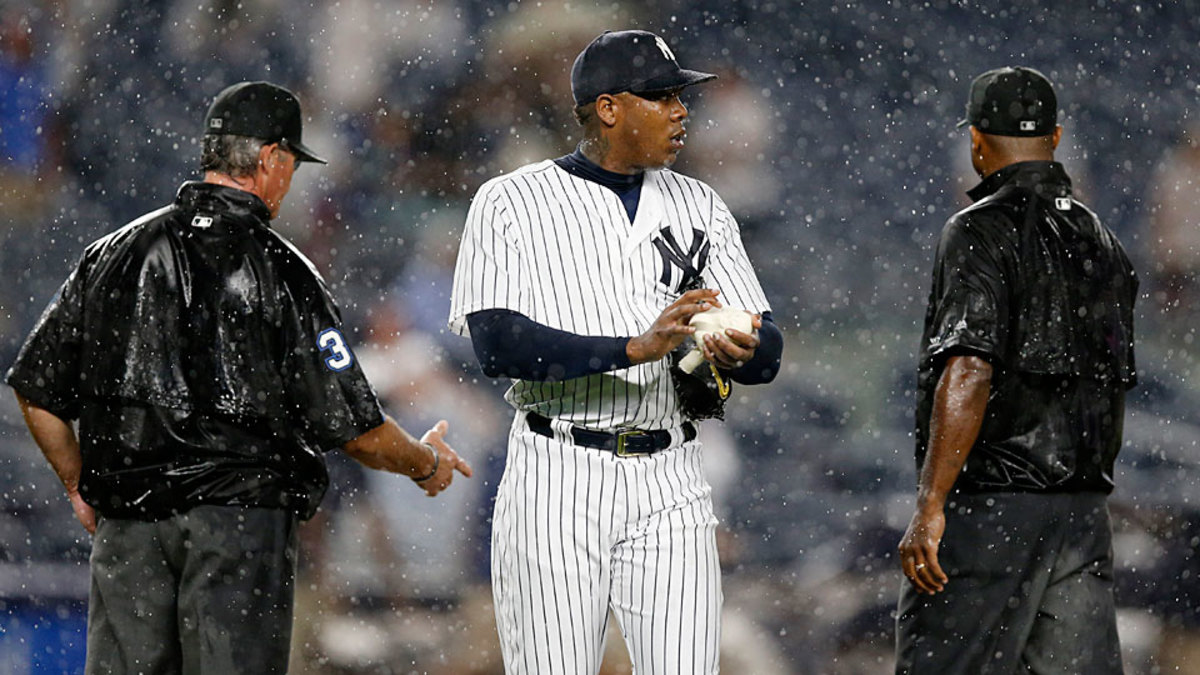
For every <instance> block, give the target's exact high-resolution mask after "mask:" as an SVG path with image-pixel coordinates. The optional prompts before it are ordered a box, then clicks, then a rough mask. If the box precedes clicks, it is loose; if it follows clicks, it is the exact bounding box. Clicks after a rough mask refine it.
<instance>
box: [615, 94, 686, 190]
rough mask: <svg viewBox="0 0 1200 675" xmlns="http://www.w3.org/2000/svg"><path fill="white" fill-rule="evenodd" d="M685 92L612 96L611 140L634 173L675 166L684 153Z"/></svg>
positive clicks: (616, 150) (616, 151)
mask: <svg viewBox="0 0 1200 675" xmlns="http://www.w3.org/2000/svg"><path fill="white" fill-rule="evenodd" d="M682 91H683V90H682V89H672V90H670V91H666V92H662V93H657V94H641V95H638V94H631V93H629V92H622V93H620V94H615V95H613V96H612V99H613V113H614V115H613V118H614V124H613V127H612V131H611V133H610V134H609V138H610V139H611V141H612V144H613V148H612V149H613V154H614V155H615V154H618V153H619V154H620V156H621V157H622V158H623V159H624V160H625V161H624V163H625V164H626V165H627V166H628V167H629V168H630V169H632V170H633V171H635V172H636V171H644V170H646V169H661V168H663V167H667V166H670V165H671V164H673V163H675V158H676V157H678V156H679V151H680V150H682V149H683V145H684V137H685V136H686V135H687V134H686V132H685V131H684V120H686V119H687V116H688V110H687V106H685V105H683V101H681V100H679V94H680V92H682ZM601 98H604V97H601Z"/></svg>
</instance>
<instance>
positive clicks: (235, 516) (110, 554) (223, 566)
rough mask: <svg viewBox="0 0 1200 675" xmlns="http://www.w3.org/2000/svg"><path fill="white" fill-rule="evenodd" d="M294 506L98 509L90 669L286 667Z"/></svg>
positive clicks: (190, 673) (186, 674)
mask: <svg viewBox="0 0 1200 675" xmlns="http://www.w3.org/2000/svg"><path fill="white" fill-rule="evenodd" d="M296 546H297V545H296V516H295V515H294V514H293V513H291V512H289V511H285V510H282V509H266V508H242V507H233V506H200V507H196V508H193V509H192V510H190V511H188V512H186V513H183V514H180V515H177V516H174V517H171V518H167V519H165V520H160V521H155V522H145V521H139V520H122V519H111V518H102V519H101V520H100V522H99V524H98V525H97V526H96V535H95V537H94V539H93V542H92V558H91V591H90V596H89V606H88V637H87V665H86V672H87V673H88V675H100V674H102V673H103V674H114V675H121V674H129V675H134V674H144V675H151V674H155V675H157V674H164V675H166V674H172V675H173V674H182V675H200V674H213V675H216V674H218V673H219V674H221V675H229V674H237V673H246V674H247V675H249V674H251V673H253V674H255V675H260V674H266V673H286V672H287V666H288V648H289V643H290V642H291V631H292V602H293V592H294V589H293V581H294V577H295V569H296Z"/></svg>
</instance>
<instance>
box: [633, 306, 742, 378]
mask: <svg viewBox="0 0 1200 675" xmlns="http://www.w3.org/2000/svg"><path fill="white" fill-rule="evenodd" d="M720 292H721V291H718V290H714V289H711V288H699V289H696V290H692V291H688V292H687V293H684V294H683V295H681V296H679V299H678V300H676V301H675V302H672V303H671V304H669V305H667V306H666V308H665V309H663V311H662V313H661V314H659V315H658V318H657V319H655V320H654V323H653V324H651V325H650V328H649V329H648V330H647V331H646V332H645V333H642V334H641V335H638V336H637V337H632V338H630V339H629V342H628V343H627V344H626V345H625V354H626V355H627V356H628V357H629V360H630V361H631V362H632V363H633V364H634V365H637V364H639V363H649V362H651V361H657V360H659V359H661V358H663V357H664V356H666V355H667V354H670V353H671V350H672V349H675V348H676V347H678V346H679V344H680V343H681V342H683V341H684V339H685V338H687V336H689V335H691V334H692V333H695V332H696V329H695V328H693V327H692V326H689V325H688V322H689V321H691V320H692V317H693V316H695V315H697V314H699V313H700V312H706V311H708V309H709V308H710V307H720V306H721V303H720V302H718V301H717V295H718V294H720Z"/></svg>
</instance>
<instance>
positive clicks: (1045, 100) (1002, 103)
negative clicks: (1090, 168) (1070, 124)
mask: <svg viewBox="0 0 1200 675" xmlns="http://www.w3.org/2000/svg"><path fill="white" fill-rule="evenodd" d="M968 124H970V125H971V126H973V127H975V128H976V129H979V130H980V131H982V132H984V133H985V134H994V135H997V136H1047V135H1049V134H1052V133H1054V128H1055V126H1056V125H1057V124H1058V98H1057V97H1056V96H1055V95H1054V87H1053V86H1051V84H1050V80H1047V79H1046V76H1045V75H1042V74H1041V73H1039V72H1038V71H1036V70H1034V69H1033V68H1025V67H1022V66H1017V67H1015V68H996V69H995V70H989V71H987V72H986V73H984V74H982V75H980V76H979V77H976V78H975V80H974V81H973V82H971V95H970V98H969V99H968V100H967V117H966V119H964V120H962V121H961V122H959V123H958V126H959V127H963V126H966V125H968Z"/></svg>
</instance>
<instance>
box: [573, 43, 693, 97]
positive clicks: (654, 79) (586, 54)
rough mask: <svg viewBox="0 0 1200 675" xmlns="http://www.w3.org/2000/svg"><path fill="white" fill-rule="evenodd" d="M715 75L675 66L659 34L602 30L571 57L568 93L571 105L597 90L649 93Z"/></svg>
mask: <svg viewBox="0 0 1200 675" xmlns="http://www.w3.org/2000/svg"><path fill="white" fill-rule="evenodd" d="M716 77H717V76H716V75H713V74H712V73H702V72H700V71H698V70H687V69H685V68H680V67H679V62H678V61H676V60H675V53H674V52H672V51H671V48H670V47H668V46H667V43H666V41H665V40H663V39H662V38H661V37H659V36H657V35H655V34H654V33H650V32H647V31H644V30H622V31H616V32H613V31H604V32H603V33H601V34H600V36H599V37H597V38H596V39H595V40H592V42H591V44H589V45H588V46H587V47H585V48H584V49H583V51H582V52H579V56H577V57H575V65H574V66H572V67H571V94H572V95H573V96H574V97H575V105H583V104H585V103H591V102H592V101H595V100H596V97H598V96H600V95H601V94H619V93H621V92H624V91H627V92H630V93H632V94H653V93H658V92H664V91H670V90H672V89H679V88H681V87H686V86H688V85H692V84H698V83H700V82H707V81H708V80H712V79H715V78H716Z"/></svg>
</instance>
